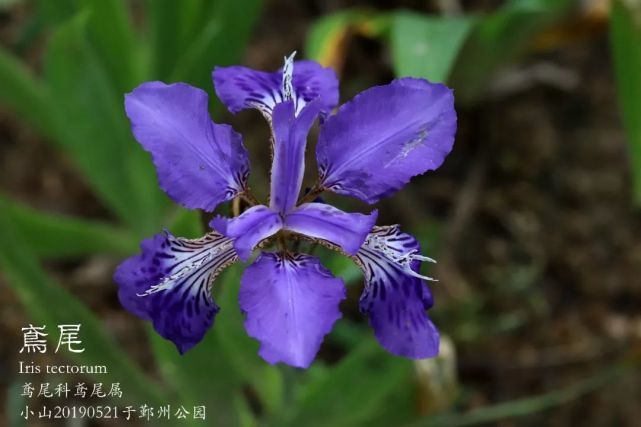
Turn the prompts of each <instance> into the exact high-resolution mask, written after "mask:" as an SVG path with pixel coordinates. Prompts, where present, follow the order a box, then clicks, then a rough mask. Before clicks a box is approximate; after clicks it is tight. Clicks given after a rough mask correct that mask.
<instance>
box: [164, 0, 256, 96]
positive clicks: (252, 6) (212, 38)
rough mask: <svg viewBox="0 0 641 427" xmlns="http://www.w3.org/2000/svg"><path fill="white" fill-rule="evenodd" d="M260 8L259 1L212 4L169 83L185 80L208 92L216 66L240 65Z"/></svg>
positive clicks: (227, 0) (228, 0)
mask: <svg viewBox="0 0 641 427" xmlns="http://www.w3.org/2000/svg"><path fill="white" fill-rule="evenodd" d="M262 4H263V2H262V0H246V1H243V2H239V1H237V0H219V1H216V2H213V5H212V6H211V7H210V8H209V10H208V15H207V17H206V21H205V23H204V24H203V25H202V28H201V29H200V31H199V32H198V33H197V34H196V36H195V37H194V39H193V40H191V42H190V43H189V44H188V45H187V46H186V48H185V51H184V54H183V55H182V56H180V57H179V60H178V61H177V62H176V66H175V68H174V70H173V72H172V79H173V80H183V79H184V80H185V81H187V82H190V83H192V84H194V85H195V86H198V87H202V88H210V87H211V84H212V83H211V72H212V70H213V69H214V67H215V66H224V65H232V64H235V63H237V62H239V61H240V59H241V57H242V54H243V52H244V51H245V47H246V46H247V43H248V42H249V38H250V36H251V35H252V32H253V29H254V26H255V24H256V22H257V20H258V17H259V16H260V11H261V9H262Z"/></svg>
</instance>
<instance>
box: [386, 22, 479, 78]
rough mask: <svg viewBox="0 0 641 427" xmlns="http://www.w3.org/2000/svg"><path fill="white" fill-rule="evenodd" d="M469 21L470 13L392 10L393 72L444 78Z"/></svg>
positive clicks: (467, 30)
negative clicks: (446, 14) (439, 14)
mask: <svg viewBox="0 0 641 427" xmlns="http://www.w3.org/2000/svg"><path fill="white" fill-rule="evenodd" d="M473 24H474V18H472V17H437V16H427V15H422V14H418V13H413V12H398V13H396V14H394V17H393V19H392V31H391V48H392V58H393V60H394V69H395V71H396V75H398V76H413V77H423V78H426V79H428V80H430V81H433V82H446V81H447V79H448V77H449V74H450V70H451V68H452V66H453V65H454V61H455V60H456V58H457V56H458V53H459V51H460V49H461V47H462V46H463V42H464V41H465V39H466V37H467V35H468V34H469V32H470V30H471V29H472V27H473Z"/></svg>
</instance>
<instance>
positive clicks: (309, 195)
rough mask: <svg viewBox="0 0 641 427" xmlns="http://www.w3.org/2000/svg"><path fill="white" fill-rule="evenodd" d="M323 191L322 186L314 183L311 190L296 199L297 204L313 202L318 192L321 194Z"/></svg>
mask: <svg viewBox="0 0 641 427" xmlns="http://www.w3.org/2000/svg"><path fill="white" fill-rule="evenodd" d="M323 192H325V189H324V188H323V187H320V186H319V185H318V183H316V184H314V186H313V187H312V189H311V190H309V192H308V193H307V194H305V195H304V196H303V197H301V199H300V200H299V201H298V204H299V205H302V204H304V203H309V202H313V201H314V199H315V198H316V197H318V195H319V194H322V193H323Z"/></svg>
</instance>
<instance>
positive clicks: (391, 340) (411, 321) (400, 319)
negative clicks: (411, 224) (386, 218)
mask: <svg viewBox="0 0 641 427" xmlns="http://www.w3.org/2000/svg"><path fill="white" fill-rule="evenodd" d="M419 251H420V247H419V244H418V242H417V241H416V239H414V238H413V237H412V236H410V235H409V234H406V233H403V232H401V231H400V230H399V229H398V226H391V227H389V226H388V227H374V230H373V231H372V233H371V234H370V235H369V236H368V237H367V240H366V241H365V243H364V244H363V246H362V248H361V249H360V251H358V253H357V254H356V256H355V259H356V261H357V263H358V264H359V265H360V266H361V268H362V269H363V272H364V274H365V290H364V291H363V294H362V295H361V299H360V309H361V311H362V312H363V313H366V314H369V319H370V324H371V325H372V328H374V333H375V334H376V338H377V339H378V341H379V342H380V343H381V345H382V346H383V347H384V348H385V349H386V350H388V351H389V352H390V353H393V354H395V355H397V356H404V357H410V358H413V359H422V358H426V357H433V356H436V355H437V354H438V349H439V334H438V331H437V330H436V327H435V326H434V324H433V323H432V321H431V320H430V319H429V317H427V314H426V313H425V310H427V309H429V308H430V307H431V306H432V304H433V303H434V300H433V299H432V294H431V293H430V291H429V289H428V287H427V285H426V284H425V282H424V280H423V278H422V276H420V275H419V274H418V269H419V263H420V261H422V260H429V258H426V257H422V256H421V255H420V254H419Z"/></svg>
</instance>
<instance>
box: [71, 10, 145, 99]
mask: <svg viewBox="0 0 641 427" xmlns="http://www.w3.org/2000/svg"><path fill="white" fill-rule="evenodd" d="M76 2H77V4H78V5H79V6H80V10H89V11H91V13H90V14H89V17H88V22H87V35H88V37H89V41H90V43H91V45H92V46H93V47H94V48H95V50H96V55H97V56H98V57H99V58H100V60H101V62H102V64H103V66H104V68H105V72H106V74H107V75H108V76H109V77H110V78H111V80H112V82H113V84H114V88H115V89H116V90H117V92H118V93H125V92H128V91H130V90H131V89H133V88H134V87H135V86H136V85H137V84H139V83H140V81H141V80H142V73H141V71H142V69H141V65H142V63H141V55H140V52H139V49H137V47H138V46H139V43H138V41H137V39H136V34H135V32H134V27H133V23H132V22H131V17H130V14H129V9H128V5H129V2H127V1H125V0H76Z"/></svg>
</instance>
